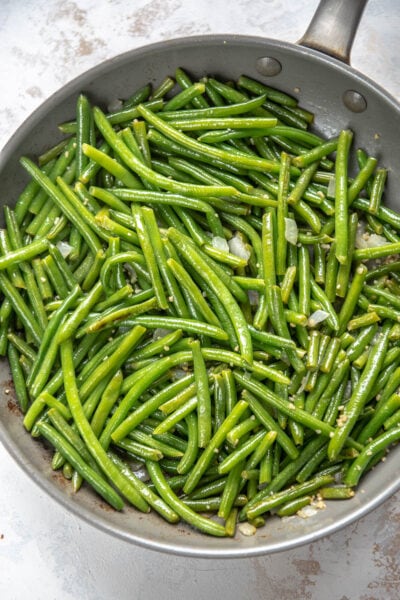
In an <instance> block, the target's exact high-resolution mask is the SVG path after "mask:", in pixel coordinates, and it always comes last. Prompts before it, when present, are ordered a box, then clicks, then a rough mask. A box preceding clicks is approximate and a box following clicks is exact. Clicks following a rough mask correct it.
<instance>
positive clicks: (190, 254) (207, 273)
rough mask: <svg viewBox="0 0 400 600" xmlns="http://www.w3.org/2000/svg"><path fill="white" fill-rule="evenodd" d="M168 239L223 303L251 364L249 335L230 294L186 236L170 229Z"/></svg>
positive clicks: (243, 354) (241, 347) (241, 349)
mask: <svg viewBox="0 0 400 600" xmlns="http://www.w3.org/2000/svg"><path fill="white" fill-rule="evenodd" d="M168 237H169V239H171V241H172V242H173V243H174V245H175V246H176V248H177V249H178V251H179V252H180V253H181V254H182V255H183V256H184V258H185V260H187V261H188V262H189V264H190V265H191V266H192V267H193V269H195V271H196V272H197V273H198V274H199V275H200V276H201V277H202V278H204V279H207V281H208V284H209V285H210V286H211V287H212V289H213V291H214V292H215V293H216V294H217V295H218V296H219V298H220V299H221V301H222V302H223V304H224V306H225V308H226V310H227V312H228V315H229V317H230V319H231V321H232V325H233V327H234V329H235V332H236V335H237V337H238V341H239V347H240V351H241V354H242V356H243V357H244V358H245V359H246V360H247V361H248V362H249V363H251V362H252V343H251V338H250V334H249V332H248V329H247V324H246V322H245V320H244V317H243V313H242V312H241V310H240V308H239V306H238V305H237V303H236V302H235V300H234V298H233V296H232V294H231V292H230V291H229V289H228V288H227V287H226V286H225V285H224V284H223V282H221V281H220V279H219V278H218V277H217V276H216V274H215V273H214V272H213V271H212V270H211V269H210V268H209V266H208V264H207V263H206V262H205V261H204V259H203V258H202V257H201V256H199V254H198V253H196V251H194V250H193V248H192V247H191V246H190V244H188V243H187V242H186V236H182V235H181V234H180V233H179V232H178V231H176V230H175V229H171V228H170V229H169V230H168Z"/></svg>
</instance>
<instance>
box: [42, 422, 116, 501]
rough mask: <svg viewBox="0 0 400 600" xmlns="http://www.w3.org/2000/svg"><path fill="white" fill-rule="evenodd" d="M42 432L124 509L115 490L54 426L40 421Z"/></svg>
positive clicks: (82, 473)
mask: <svg viewBox="0 0 400 600" xmlns="http://www.w3.org/2000/svg"><path fill="white" fill-rule="evenodd" d="M37 426H38V429H39V431H40V434H41V435H43V437H45V438H46V439H47V440H48V441H49V442H50V443H51V444H52V445H53V446H54V447H55V448H56V449H57V450H58V451H59V452H60V453H61V454H62V455H63V456H64V457H65V458H66V459H67V460H68V462H69V463H70V464H71V465H72V466H73V468H74V469H76V470H77V471H78V472H79V473H80V475H81V476H82V477H83V478H84V479H85V480H86V481H88V483H89V484H90V485H91V486H92V487H93V488H94V489H95V490H96V492H97V493H98V494H100V495H101V496H102V497H103V498H104V499H105V500H106V501H107V502H108V503H109V504H111V506H113V507H114V508H115V509H116V510H122V508H123V506H124V503H123V501H122V500H121V498H120V496H119V495H118V494H117V493H116V492H115V490H114V489H113V488H112V487H111V486H110V485H109V484H108V483H107V482H106V481H105V480H104V479H103V478H102V477H101V476H99V475H98V473H97V472H96V471H94V470H93V469H92V468H91V467H90V466H89V465H87V464H86V463H85V462H84V461H83V460H82V458H81V456H80V455H79V453H78V452H77V451H76V450H75V448H74V447H73V446H72V445H71V444H70V443H69V442H67V440H66V439H65V438H63V436H61V435H60V434H59V433H58V432H57V431H56V430H55V429H54V428H53V427H51V426H50V425H48V424H47V423H44V422H40V423H38V425H37Z"/></svg>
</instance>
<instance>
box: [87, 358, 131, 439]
mask: <svg viewBox="0 0 400 600" xmlns="http://www.w3.org/2000/svg"><path fill="white" fill-rule="evenodd" d="M122 380H123V374H122V371H121V370H120V369H119V370H118V371H116V373H115V374H114V375H113V376H112V378H111V379H110V381H109V383H108V384H107V386H106V388H105V390H104V392H103V394H102V397H101V400H100V402H99V404H98V406H97V408H96V410H95V412H94V415H93V417H92V419H91V421H90V426H91V428H92V429H93V432H94V434H95V435H96V437H99V435H100V434H101V432H102V430H103V426H104V424H105V422H106V420H107V418H108V415H109V414H110V412H111V410H112V408H113V406H114V405H115V403H116V402H117V400H118V398H119V395H120V391H121V385H122Z"/></svg>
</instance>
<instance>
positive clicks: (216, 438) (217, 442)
mask: <svg viewBox="0 0 400 600" xmlns="http://www.w3.org/2000/svg"><path fill="white" fill-rule="evenodd" d="M247 406H248V404H247V402H245V401H244V400H239V401H238V402H237V404H235V406H234V407H233V409H232V412H231V413H230V414H229V415H228V416H227V417H226V418H225V420H224V422H223V423H222V425H221V426H220V427H219V429H218V430H217V431H216V432H215V433H214V435H213V436H212V438H211V439H210V441H209V443H208V445H207V447H206V448H205V449H204V450H203V452H202V454H201V455H200V457H199V459H198V460H197V462H196V463H195V465H194V466H193V469H192V471H191V472H190V474H189V477H188V478H187V481H186V483H185V485H184V486H183V490H184V492H185V493H186V494H189V493H190V492H192V491H193V490H194V488H195V487H196V485H197V484H198V482H199V481H200V479H201V477H202V475H203V474H204V473H205V471H206V469H207V467H208V466H209V464H210V462H211V460H212V458H213V456H214V454H215V451H217V450H218V449H219V447H220V446H221V444H222V442H223V441H224V439H225V438H226V435H227V433H228V432H229V430H230V429H232V427H233V426H234V425H235V424H236V423H237V422H238V420H239V419H240V417H241V416H242V414H243V413H244V411H245V410H246V408H247Z"/></svg>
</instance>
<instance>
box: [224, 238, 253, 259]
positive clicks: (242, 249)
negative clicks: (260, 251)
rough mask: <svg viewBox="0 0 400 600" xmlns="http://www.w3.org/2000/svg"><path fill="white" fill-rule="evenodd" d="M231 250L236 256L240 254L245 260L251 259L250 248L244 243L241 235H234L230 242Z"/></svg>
mask: <svg viewBox="0 0 400 600" xmlns="http://www.w3.org/2000/svg"><path fill="white" fill-rule="evenodd" d="M228 247H229V250H230V251H231V252H232V254H234V255H235V256H239V258H243V259H244V260H249V258H250V250H249V249H248V248H247V247H246V245H245V244H244V243H243V240H242V238H241V237H240V236H238V235H234V236H233V237H232V238H231V239H230V240H229V242H228Z"/></svg>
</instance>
